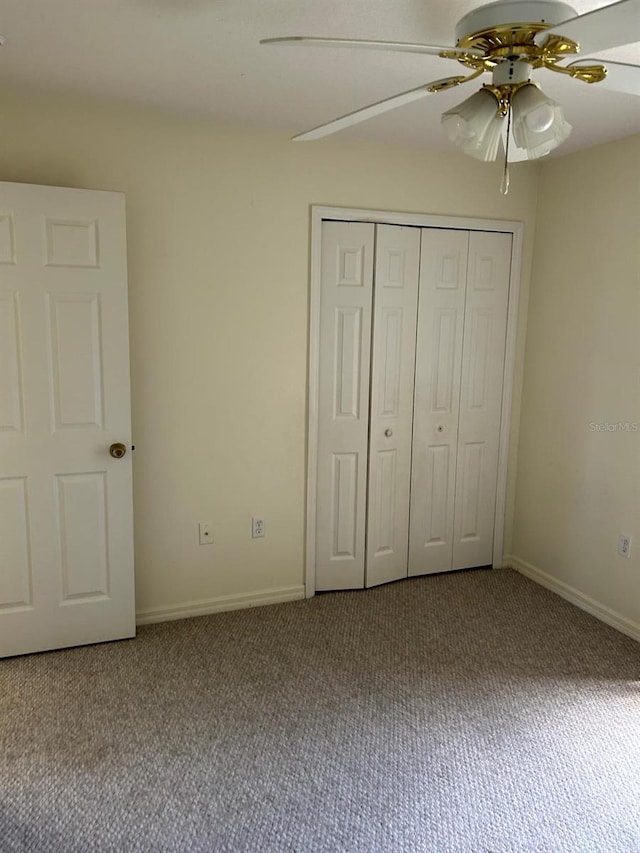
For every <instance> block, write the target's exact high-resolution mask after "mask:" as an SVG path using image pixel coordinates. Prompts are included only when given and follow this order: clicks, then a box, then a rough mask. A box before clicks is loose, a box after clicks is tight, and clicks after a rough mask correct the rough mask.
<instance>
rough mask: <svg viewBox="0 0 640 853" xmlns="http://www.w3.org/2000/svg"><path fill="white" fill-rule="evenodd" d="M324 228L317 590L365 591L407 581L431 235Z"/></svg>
mask: <svg viewBox="0 0 640 853" xmlns="http://www.w3.org/2000/svg"><path fill="white" fill-rule="evenodd" d="M322 229H323V230H322V256H321V304H320V337H321V347H320V362H319V392H318V397H319V399H318V412H319V417H318V475H317V494H316V589H318V590H324V589H356V588H361V587H364V586H374V585H375V584H379V583H384V582H386V581H390V580H396V579H397V578H400V577H406V575H407V551H408V537H409V496H410V479H411V431H412V419H413V376H414V358H415V335H416V310H417V300H418V278H419V258H420V229H418V228H410V227H401V226H395V225H377V226H374V225H373V224H368V223H357V222H325V223H323V226H322ZM374 253H375V274H374ZM374 275H375V284H374Z"/></svg>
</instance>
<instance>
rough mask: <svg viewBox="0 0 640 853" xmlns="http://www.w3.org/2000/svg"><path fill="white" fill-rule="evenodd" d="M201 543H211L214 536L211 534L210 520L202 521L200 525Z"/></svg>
mask: <svg viewBox="0 0 640 853" xmlns="http://www.w3.org/2000/svg"><path fill="white" fill-rule="evenodd" d="M198 532H199V534H200V544H201V545H211V543H212V542H213V536H212V535H211V524H210V523H209V522H208V521H201V522H200V524H199V525H198Z"/></svg>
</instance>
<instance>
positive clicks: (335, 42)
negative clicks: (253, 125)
mask: <svg viewBox="0 0 640 853" xmlns="http://www.w3.org/2000/svg"><path fill="white" fill-rule="evenodd" d="M260 44H282V45H289V46H291V45H293V46H295V45H298V46H300V45H302V46H304V47H355V48H365V49H368V50H396V51H399V52H400V53H423V54H425V53H426V54H434V55H436V56H438V55H439V54H441V53H448V54H454V55H457V54H460V55H467V56H484V54H483V52H482V51H481V50H475V49H473V48H469V49H465V50H460V49H459V48H457V47H445V46H441V45H437V44H413V43H412V42H403V41H369V40H368V39H334V38H317V37H316V36H286V37H284V38H271V39H261V41H260Z"/></svg>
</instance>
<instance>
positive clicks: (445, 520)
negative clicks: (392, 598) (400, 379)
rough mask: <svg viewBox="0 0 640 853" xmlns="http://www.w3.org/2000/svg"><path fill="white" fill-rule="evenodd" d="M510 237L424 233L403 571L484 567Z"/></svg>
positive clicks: (488, 559)
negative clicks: (406, 565)
mask: <svg viewBox="0 0 640 853" xmlns="http://www.w3.org/2000/svg"><path fill="white" fill-rule="evenodd" d="M510 268H511V235H510V234H500V233H493V232H484V231H473V232H470V233H469V232H465V231H431V230H425V231H423V235H422V254H421V271H420V313H419V318H418V354H417V363H416V392H415V412H414V438H413V470H412V493H411V524H410V557H409V574H410V575H421V574H429V573H432V572H443V571H450V570H451V569H465V568H471V567H473V566H485V565H491V563H492V562H493V534H494V527H495V509H496V487H497V476H498V449H499V440H500V414H501V409H502V392H503V377H504V360H505V340H506V326H507V308H508V301H509V280H510Z"/></svg>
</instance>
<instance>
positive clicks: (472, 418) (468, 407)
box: [453, 231, 511, 569]
mask: <svg viewBox="0 0 640 853" xmlns="http://www.w3.org/2000/svg"><path fill="white" fill-rule="evenodd" d="M510 273H511V235H510V234H498V233H492V232H483V231H476V232H472V233H471V235H470V238H469V273H468V281H467V298H466V310H465V324H464V344H463V358H462V384H461V392H460V418H459V431H458V448H457V477H456V498H455V527H454V545H453V568H454V569H464V568H470V567H472V566H484V565H490V564H491V563H492V562H493V531H494V524H495V504H496V486H497V475H498V444H499V438H500V413H501V408H502V390H503V374H504V358H505V340H506V328H507V308H508V301H509V279H510Z"/></svg>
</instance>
